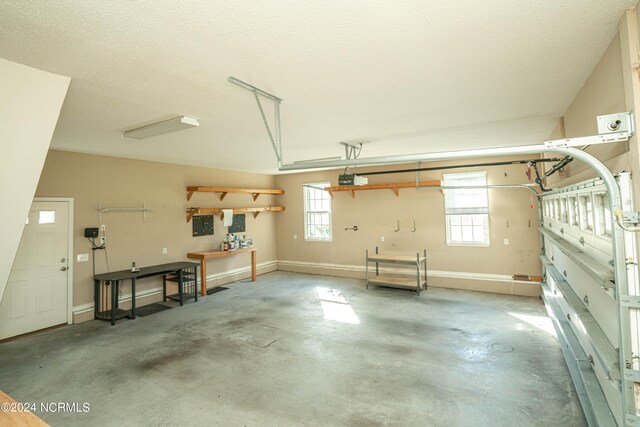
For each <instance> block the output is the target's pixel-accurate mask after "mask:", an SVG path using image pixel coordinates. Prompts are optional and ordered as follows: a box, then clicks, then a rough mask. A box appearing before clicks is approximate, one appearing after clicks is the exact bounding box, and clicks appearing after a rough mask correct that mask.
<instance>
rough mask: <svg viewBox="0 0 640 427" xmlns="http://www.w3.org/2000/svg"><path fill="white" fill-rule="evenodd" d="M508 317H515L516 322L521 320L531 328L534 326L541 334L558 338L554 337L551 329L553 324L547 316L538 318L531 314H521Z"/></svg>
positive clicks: (554, 332)
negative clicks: (544, 333)
mask: <svg viewBox="0 0 640 427" xmlns="http://www.w3.org/2000/svg"><path fill="white" fill-rule="evenodd" d="M509 315H511V316H513V317H515V318H516V319H518V320H522V321H523V322H525V323H528V324H530V325H531V326H535V327H536V328H538V329H540V330H541V331H543V332H546V333H548V334H549V335H553V336H554V337H556V338H557V337H558V336H557V335H556V330H555V328H554V327H553V322H552V321H551V319H550V318H549V317H547V316H539V315H532V314H522V313H511V312H509Z"/></svg>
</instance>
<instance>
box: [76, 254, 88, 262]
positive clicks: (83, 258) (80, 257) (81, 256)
mask: <svg viewBox="0 0 640 427" xmlns="http://www.w3.org/2000/svg"><path fill="white" fill-rule="evenodd" d="M76 260H77V261H78V262H87V261H89V254H78V256H77V257H76Z"/></svg>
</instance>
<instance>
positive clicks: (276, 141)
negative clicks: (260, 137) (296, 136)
mask: <svg viewBox="0 0 640 427" xmlns="http://www.w3.org/2000/svg"><path fill="white" fill-rule="evenodd" d="M228 80H229V83H233V84H234V85H236V86H240V87H241V88H243V89H247V90H248V91H251V92H253V96H254V97H255V99H256V104H258V109H259V110H260V115H261V116H262V122H263V123H264V127H265V129H266V130H267V135H269V140H270V141H271V146H272V147H273V151H274V153H276V158H277V159H278V162H282V136H281V134H282V132H281V130H280V103H281V102H282V99H280V98H278V97H277V96H275V95H272V94H270V93H269V92H265V91H263V90H262V89H259V88H257V87H255V86H253V85H250V84H249V83H246V82H243V81H242V80H239V79H236V78H235V77H232V76H230V77H229V79H228ZM261 96H262V97H264V98H267V99H269V100H271V101H273V109H274V112H275V138H274V135H273V133H272V132H271V127H270V126H269V121H268V120H267V115H266V114H265V112H264V108H262V102H261V101H260V97H261Z"/></svg>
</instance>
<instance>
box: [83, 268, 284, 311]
mask: <svg viewBox="0 0 640 427" xmlns="http://www.w3.org/2000/svg"><path fill="white" fill-rule="evenodd" d="M268 268H273V269H272V270H269V271H274V270H277V269H278V261H266V262H261V263H259V264H256V270H257V272H258V274H260V270H264V269H268ZM244 273H248V274H251V266H249V267H240V268H234V269H232V270H227V271H223V272H220V273H213V274H207V282H211V281H217V280H219V279H224V278H228V277H231V276H235V275H238V274H244ZM201 281H202V278H200V277H199V278H198V285H200V283H201ZM161 294H162V286H159V287H155V288H149V289H145V290H143V291H139V292H136V300H137V299H138V298H145V297H150V296H153V295H161ZM119 301H120V302H121V303H127V302H130V301H131V293H128V294H123V295H122V296H121V297H120V300H119ZM93 306H94V304H93V303H92V302H90V303H87V304H81V305H76V306H74V307H73V314H74V316H75V315H79V314H84V313H88V312H90V311H93Z"/></svg>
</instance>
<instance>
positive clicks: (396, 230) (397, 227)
mask: <svg viewBox="0 0 640 427" xmlns="http://www.w3.org/2000/svg"><path fill="white" fill-rule="evenodd" d="M393 231H395V232H396V233H397V232H398V231H400V220H398V225H397V226H396V229H395V230H393Z"/></svg>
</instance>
